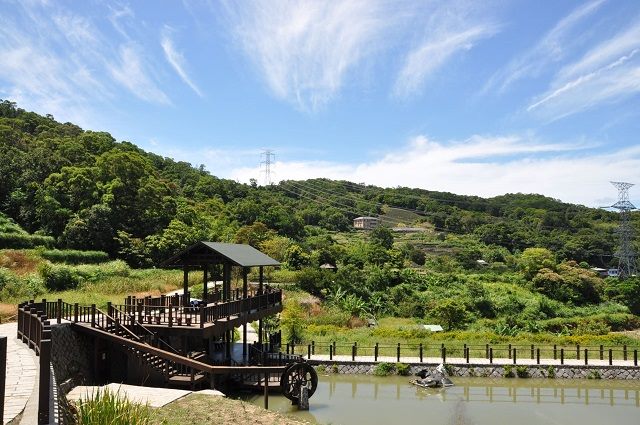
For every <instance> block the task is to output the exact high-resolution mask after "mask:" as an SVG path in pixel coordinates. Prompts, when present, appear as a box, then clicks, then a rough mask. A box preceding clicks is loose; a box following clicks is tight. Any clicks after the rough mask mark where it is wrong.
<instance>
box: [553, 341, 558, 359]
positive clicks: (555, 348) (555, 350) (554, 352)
mask: <svg viewBox="0 0 640 425" xmlns="http://www.w3.org/2000/svg"><path fill="white" fill-rule="evenodd" d="M557 358H558V346H557V345H556V344H553V360H556V359H557Z"/></svg>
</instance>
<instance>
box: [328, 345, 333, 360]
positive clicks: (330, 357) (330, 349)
mask: <svg viewBox="0 0 640 425" xmlns="http://www.w3.org/2000/svg"><path fill="white" fill-rule="evenodd" d="M329 360H333V345H331V344H329Z"/></svg>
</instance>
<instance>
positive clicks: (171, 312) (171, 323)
mask: <svg viewBox="0 0 640 425" xmlns="http://www.w3.org/2000/svg"><path fill="white" fill-rule="evenodd" d="M168 308H169V327H170V328H171V327H173V306H171V305H170V306H169V307H168Z"/></svg>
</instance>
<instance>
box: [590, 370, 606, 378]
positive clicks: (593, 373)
mask: <svg viewBox="0 0 640 425" xmlns="http://www.w3.org/2000/svg"><path fill="white" fill-rule="evenodd" d="M587 379H602V376H600V372H598V371H597V370H592V371H591V372H589V375H587Z"/></svg>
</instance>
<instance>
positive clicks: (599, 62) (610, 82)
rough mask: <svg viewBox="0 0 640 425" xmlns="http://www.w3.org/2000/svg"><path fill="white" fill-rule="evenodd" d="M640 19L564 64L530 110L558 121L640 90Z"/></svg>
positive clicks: (621, 98)
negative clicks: (581, 55)
mask: <svg viewBox="0 0 640 425" xmlns="http://www.w3.org/2000/svg"><path fill="white" fill-rule="evenodd" d="M638 53H640V21H634V22H633V23H632V24H631V25H629V26H628V27H627V28H624V29H623V30H622V31H621V32H619V33H618V34H616V35H614V36H613V37H611V38H610V39H608V40H605V41H603V42H601V43H600V44H598V45H597V46H595V47H593V48H591V49H590V50H589V51H587V52H586V54H584V56H583V57H582V58H581V59H579V60H578V61H576V62H575V63H571V64H568V65H566V66H564V67H563V68H562V69H561V70H560V71H559V72H558V74H557V75H556V77H555V78H554V80H553V81H552V83H551V85H550V88H549V89H548V90H547V91H546V92H545V93H543V94H541V95H540V96H538V97H536V98H535V99H534V100H532V101H531V103H530V105H529V106H528V108H527V110H528V111H529V112H534V113H536V114H538V115H540V116H542V117H543V118H546V119H548V120H556V119H559V118H562V117H565V116H568V115H571V114H575V113H577V112H581V111H584V110H587V109H590V108H592V107H595V106H597V105H601V104H603V103H614V102H619V101H621V100H623V99H626V98H629V97H630V96H633V95H636V94H638V93H639V92H640V55H639V54H638Z"/></svg>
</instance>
